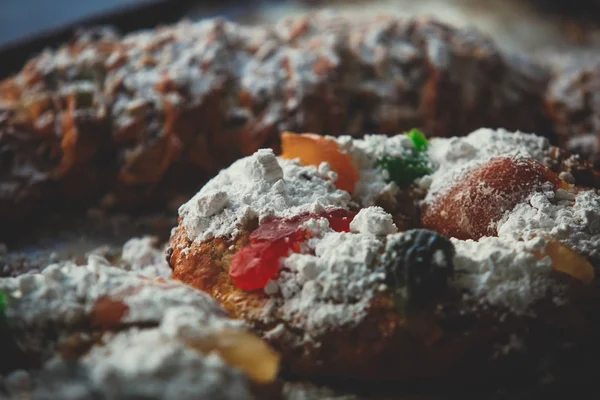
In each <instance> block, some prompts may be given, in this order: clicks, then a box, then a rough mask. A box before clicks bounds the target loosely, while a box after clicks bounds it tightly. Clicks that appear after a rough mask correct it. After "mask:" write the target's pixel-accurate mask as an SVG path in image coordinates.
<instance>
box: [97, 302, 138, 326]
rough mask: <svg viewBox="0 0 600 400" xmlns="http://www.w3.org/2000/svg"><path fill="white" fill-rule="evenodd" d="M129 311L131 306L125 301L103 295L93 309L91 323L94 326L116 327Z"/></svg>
mask: <svg viewBox="0 0 600 400" xmlns="http://www.w3.org/2000/svg"><path fill="white" fill-rule="evenodd" d="M127 312H129V306H128V305H127V304H125V302H124V301H122V300H118V299H112V298H110V297H108V296H103V297H101V298H99V299H98V301H96V304H95V305H94V308H93V309H92V315H91V325H92V327H94V328H101V329H114V328H115V327H117V326H119V324H121V321H122V320H123V317H125V315H126V314H127Z"/></svg>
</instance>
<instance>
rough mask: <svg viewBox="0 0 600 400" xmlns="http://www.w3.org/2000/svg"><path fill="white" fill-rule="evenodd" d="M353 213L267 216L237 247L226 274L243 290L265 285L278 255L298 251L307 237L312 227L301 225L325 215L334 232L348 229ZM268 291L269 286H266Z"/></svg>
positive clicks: (272, 274) (272, 275)
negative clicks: (248, 237) (247, 240)
mask: <svg viewBox="0 0 600 400" xmlns="http://www.w3.org/2000/svg"><path fill="white" fill-rule="evenodd" d="M354 215H355V213H353V212H351V211H347V210H344V209H335V210H331V211H326V212H323V213H321V214H319V215H315V214H311V213H307V214H302V215H298V216H296V217H293V218H291V219H283V218H270V219H269V220H268V221H265V222H263V224H261V225H260V226H259V227H258V228H257V229H256V230H255V231H254V232H252V234H251V235H250V244H249V245H247V246H246V247H244V248H242V249H241V250H240V251H238V252H237V253H236V254H235V255H234V256H233V259H232V260H231V265H230V267H229V277H230V278H231V280H232V281H233V283H234V285H235V286H236V287H238V288H240V289H243V290H256V289H262V288H265V286H266V285H267V283H268V282H269V281H270V280H271V279H273V278H275V277H276V276H277V274H278V272H279V266H280V258H282V257H285V256H287V255H288V254H289V253H290V252H294V253H297V252H299V251H300V250H301V245H302V244H303V243H304V242H305V241H306V240H308V238H309V237H310V236H311V234H312V232H313V231H312V230H310V229H307V228H308V227H304V226H303V225H305V224H306V223H307V222H309V221H310V220H313V219H325V220H327V221H328V223H329V226H330V227H331V229H333V230H335V231H337V232H347V231H349V230H350V221H352V218H353V217H354ZM267 291H269V290H267Z"/></svg>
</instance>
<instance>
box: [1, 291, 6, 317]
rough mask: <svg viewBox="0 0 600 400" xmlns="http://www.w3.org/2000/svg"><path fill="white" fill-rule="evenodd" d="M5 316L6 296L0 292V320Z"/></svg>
mask: <svg viewBox="0 0 600 400" xmlns="http://www.w3.org/2000/svg"><path fill="white" fill-rule="evenodd" d="M5 314H6V294H4V292H2V291H0V318H4V317H5Z"/></svg>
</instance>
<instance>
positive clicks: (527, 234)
mask: <svg viewBox="0 0 600 400" xmlns="http://www.w3.org/2000/svg"><path fill="white" fill-rule="evenodd" d="M557 195H558V192H557ZM561 198H562V200H561V201H559V202H558V203H556V202H554V203H553V202H550V200H549V199H548V198H547V196H545V195H544V194H542V193H536V194H534V195H533V197H532V198H531V200H530V201H529V202H528V203H522V204H519V205H517V206H516V207H515V208H514V210H512V211H511V212H510V213H508V214H507V215H506V216H505V218H504V219H503V220H502V221H501V222H500V223H499V224H498V235H499V236H500V237H511V238H515V239H519V238H525V239H529V238H532V237H534V236H550V237H553V238H555V239H558V240H560V241H561V242H563V243H565V244H567V245H568V246H569V247H571V248H572V249H573V250H575V251H577V252H578V253H580V254H582V255H585V256H587V257H589V258H590V260H591V261H592V262H593V263H594V265H596V266H598V265H600V196H599V195H598V194H597V193H596V192H595V191H593V190H585V191H581V192H579V193H577V194H576V195H575V196H574V199H573V197H572V195H570V194H569V195H568V196H566V198H565V195H563V197H561Z"/></svg>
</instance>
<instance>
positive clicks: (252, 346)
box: [187, 329, 279, 384]
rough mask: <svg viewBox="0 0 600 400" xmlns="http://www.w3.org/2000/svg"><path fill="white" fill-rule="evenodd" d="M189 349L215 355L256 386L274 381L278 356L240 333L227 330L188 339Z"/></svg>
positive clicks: (256, 339)
mask: <svg viewBox="0 0 600 400" xmlns="http://www.w3.org/2000/svg"><path fill="white" fill-rule="evenodd" d="M187 344H188V345H189V346H190V347H193V348H194V349H196V350H198V351H200V352H201V353H203V354H209V353H212V352H215V353H217V354H218V355H219V356H220V357H221V358H222V359H223V360H224V361H225V362H226V363H227V364H229V365H230V366H232V367H234V368H239V369H240V370H242V371H243V372H244V373H245V374H246V375H248V377H249V378H250V379H252V380H253V381H254V382H256V383H260V384H265V383H270V382H272V381H274V380H275V378H276V377H277V373H278V371H279V354H277V353H276V352H275V351H273V349H271V348H270V347H269V346H268V345H267V344H266V343H265V342H264V341H262V340H261V339H259V338H257V337H256V336H254V335H252V334H250V333H248V332H245V331H242V330H233V329H230V330H226V331H222V332H218V333H215V334H212V335H209V336H206V337H203V338H198V339H192V340H190V339H188V340H187Z"/></svg>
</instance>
